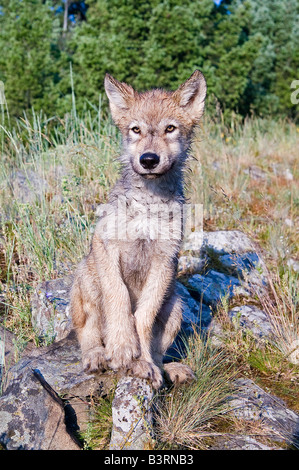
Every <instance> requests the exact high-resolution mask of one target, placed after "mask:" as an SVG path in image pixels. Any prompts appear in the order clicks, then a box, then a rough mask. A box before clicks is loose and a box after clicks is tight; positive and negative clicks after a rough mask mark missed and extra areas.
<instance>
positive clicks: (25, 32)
mask: <svg viewBox="0 0 299 470" xmlns="http://www.w3.org/2000/svg"><path fill="white" fill-rule="evenodd" d="M75 3H77V6H78V4H81V10H82V8H83V7H85V8H83V10H84V14H83V15H82V12H81V13H78V12H77V13H76V10H74V8H73V6H74V4H75ZM217 3H218V4H219V1H218V2H217ZM0 5H1V10H0V50H1V56H0V80H1V81H3V82H4V84H5V94H6V100H7V104H8V109H9V111H10V114H11V115H13V116H19V115H22V113H23V110H31V109H32V107H34V109H35V111H36V112H38V111H40V110H41V109H42V110H43V111H46V113H47V115H48V116H52V115H58V116H61V115H63V114H64V113H65V112H67V111H69V109H70V104H71V102H72V90H71V81H70V73H69V72H70V64H72V69H73V81H74V89H75V93H76V100H77V109H78V110H79V111H81V110H82V109H84V107H86V106H87V107H88V106H89V107H91V105H95V104H97V103H98V101H99V98H100V95H101V93H102V92H103V77H104V74H105V72H110V73H111V74H114V75H115V76H116V77H117V78H118V79H119V80H127V81H128V82H130V83H131V84H132V85H133V86H136V87H137V88H139V89H141V90H144V89H147V88H149V87H162V86H163V87H167V88H170V89H172V88H175V87H176V86H177V85H178V84H179V83H181V82H182V81H183V80H185V79H186V78H187V77H188V76H189V75H190V74H191V72H192V71H193V70H194V69H195V68H199V69H200V70H202V71H203V73H204V74H205V76H206V78H207V82H208V89H209V97H210V98H212V97H215V98H214V99H212V100H211V103H210V106H209V108H210V109H212V108H213V107H214V106H215V99H216V100H217V103H218V105H219V107H220V108H221V110H222V112H223V113H224V116H225V117H226V116H227V115H231V113H232V112H234V113H236V114H239V115H240V116H243V117H244V116H246V115H247V114H252V113H254V114H258V115H260V116H280V117H281V116H287V117H289V118H292V119H295V118H296V119H298V107H296V106H294V104H292V103H291V100H290V93H291V89H290V87H291V83H292V81H293V80H295V79H298V76H297V75H298V70H299V26H298V25H299V0H288V1H284V0H271V1H270V0H244V1H242V0H223V1H221V2H220V4H219V5H216V4H215V3H214V2H213V0H200V1H189V0H187V1H182V0H164V1H160V0H149V1H147V2H144V1H136V0H126V1H124V0H89V1H88V8H87V4H85V2H71V1H70V0H69V6H70V10H69V11H70V12H72V11H75V13H73V14H70V15H69V16H68V21H67V28H66V21H65V17H64V10H65V2H63V1H62V0H60V1H58V0H52V1H51V0H46V1H45V0H44V1H42V0H23V1H20V0H8V1H6V2H1V1H0ZM71 7H72V8H71ZM88 102H89V105H88Z"/></svg>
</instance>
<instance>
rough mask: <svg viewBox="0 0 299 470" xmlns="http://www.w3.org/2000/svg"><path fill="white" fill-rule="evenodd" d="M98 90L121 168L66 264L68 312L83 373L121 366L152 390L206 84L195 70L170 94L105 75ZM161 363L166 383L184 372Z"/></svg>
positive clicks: (166, 329) (172, 313)
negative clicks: (85, 250)
mask: <svg viewBox="0 0 299 470" xmlns="http://www.w3.org/2000/svg"><path fill="white" fill-rule="evenodd" d="M105 89H106V93H107V95H108V98H109V102H110V109H111V113H112V117H113V119H114V121H115V123H116V124H117V125H118V127H119V128H120V130H121V132H122V136H123V153H122V156H121V157H120V161H121V162H122V165H123V168H122V173H121V176H120V179H119V181H118V182H117V184H116V185H115V187H114V188H113V190H112V191H111V193H110V196H109V201H108V205H106V206H102V207H100V219H99V222H98V224H97V227H96V230H95V233H94V236H93V240H92V244H91V250H90V253H89V255H88V256H87V257H86V258H85V259H84V260H83V261H82V262H81V263H80V265H79V266H78V269H77V271H76V276H75V281H74V284H73V287H72V291H71V312H72V319H73V324H74V327H75V328H76V330H77V333H78V339H79V342H80V345H81V349H82V360H83V366H84V368H85V369H86V370H90V371H94V370H98V369H105V368H107V367H110V368H112V369H114V370H118V369H123V370H127V371H131V372H132V373H133V374H134V375H136V376H138V377H142V378H149V379H150V380H151V381H152V384H153V386H154V387H155V388H159V387H160V386H161V385H162V382H163V380H162V374H161V369H162V368H163V355H164V354H165V352H166V350H167V349H168V347H169V346H170V345H171V344H172V342H173V341H174V339H175V336H176V334H177V333H178V331H179V329H180V324H181V301H180V298H179V297H178V295H177V294H176V292H175V275H176V265H177V256H178V252H179V249H180V243H181V239H182V228H181V224H179V228H178V226H175V225H174V223H173V221H174V220H175V214H177V213H178V211H179V213H180V214H181V212H180V209H181V207H182V204H183V203H184V194H183V169H184V166H185V161H186V156H187V151H188V148H189V145H190V139H191V135H192V130H193V128H194V126H195V125H196V124H197V123H198V121H199V119H200V117H201V116H202V114H203V109H204V99H205V94H206V85H205V80H204V77H203V75H202V74H201V72H199V71H195V72H194V73H193V75H192V76H191V77H190V78H189V79H188V80H187V81H186V82H185V83H184V84H182V85H181V86H180V87H179V88H178V90H176V91H175V92H167V91H164V90H151V91H147V92H145V93H137V92H136V91H135V90H133V88H132V87H131V86H129V85H127V84H125V83H120V82H118V81H117V80H115V79H114V78H113V77H111V76H109V75H106V78H105ZM168 126H173V127H170V128H169V127H168ZM167 129H168V130H167ZM137 130H138V132H137ZM148 154H150V155H153V154H154V155H155V156H156V157H155V158H158V160H159V161H158V163H157V165H156V166H155V167H150V168H148V167H145V166H144V165H145V164H144V162H143V163H142V158H141V156H144V155H148ZM151 158H152V157H151ZM165 207H166V209H167V211H168V212H167V211H166V212H165V210H164V209H165ZM155 211H156V212H155ZM149 213H150V214H151V217H150V220H151V223H150V224H147V222H146V221H147V216H148V214H149ZM115 228H116V229H117V230H116V231H115ZM164 369H165V371H166V374H167V375H168V377H170V379H171V380H172V381H174V382H185V381H188V380H190V379H191V378H192V377H193V373H192V371H191V369H189V368H188V367H187V366H185V365H183V364H175V363H172V364H165V365H164Z"/></svg>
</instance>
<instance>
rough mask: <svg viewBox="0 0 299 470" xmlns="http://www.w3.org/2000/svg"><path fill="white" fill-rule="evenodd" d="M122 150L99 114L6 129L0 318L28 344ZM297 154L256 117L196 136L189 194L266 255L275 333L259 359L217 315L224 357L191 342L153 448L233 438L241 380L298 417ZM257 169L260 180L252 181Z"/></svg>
mask: <svg viewBox="0 0 299 470" xmlns="http://www.w3.org/2000/svg"><path fill="white" fill-rule="evenodd" d="M119 148H120V137H119V133H118V131H117V130H116V129H115V127H114V126H113V125H112V123H111V121H110V120H109V118H106V117H104V116H103V114H102V112H101V109H99V110H93V111H92V112H91V113H86V114H85V115H84V116H82V117H80V116H78V114H77V113H76V112H75V111H74V110H73V111H72V112H71V113H70V114H69V115H67V116H65V117H64V118H63V119H59V118H52V119H47V118H46V117H45V116H43V115H34V114H33V119H32V120H30V121H29V119H28V118H27V117H26V116H25V117H24V118H22V119H20V120H18V121H16V122H15V123H11V124H10V126H9V127H6V128H3V127H1V126H0V151H1V167H0V296H1V297H0V300H1V304H0V306H1V309H0V314H1V319H2V320H3V321H5V324H6V326H7V327H8V328H10V329H11V330H13V331H14V332H15V333H16V335H17V337H18V338H19V341H20V342H21V343H22V344H23V342H25V341H35V342H36V343H37V338H36V335H35V332H34V330H33V328H32V325H31V319H30V302H31V295H32V292H33V290H34V288H35V287H36V285H37V284H38V283H40V282H41V281H43V280H46V279H54V278H57V277H60V276H64V275H65V274H69V273H70V272H73V270H74V268H75V266H76V264H77V263H78V261H79V260H80V259H81V258H82V256H83V255H84V254H86V253H87V251H88V248H89V243H90V237H91V235H92V230H93V226H94V223H95V209H96V207H97V205H98V204H100V203H102V202H105V201H106V198H107V194H108V192H109V190H110V188H111V186H112V185H113V184H114V182H115V181H116V179H117V176H118V163H117V160H116V156H117V154H118V152H119ZM298 148H299V128H298V127H296V126H295V125H294V124H293V123H291V122H288V121H278V122H276V121H269V120H266V119H264V120H262V119H258V118H250V119H247V120H246V121H245V122H244V123H243V124H242V123H239V122H238V123H237V122H233V121H232V123H231V125H230V126H227V125H225V124H224V122H223V119H221V116H220V118H219V119H218V120H217V121H213V120H212V119H211V118H210V117H209V116H205V119H204V122H203V123H202V126H201V129H200V130H199V131H198V133H197V134H196V138H195V139H194V144H193V150H192V154H193V155H194V157H195V159H192V160H191V161H190V167H191V169H190V172H188V173H187V174H188V178H187V185H186V186H187V194H188V196H189V197H190V200H191V202H193V203H203V206H204V214H203V215H204V220H203V222H204V229H205V230H216V229H226V230H227V229H238V230H242V231H244V232H245V233H247V234H248V235H249V236H250V237H251V238H252V239H253V240H255V241H256V242H258V244H259V245H260V247H261V249H262V252H263V258H264V260H265V261H266V264H267V267H268V270H269V273H270V276H271V282H272V287H271V289H270V291H269V296H268V297H266V298H260V299H255V302H256V303H257V304H258V305H259V306H260V307H261V308H262V309H264V310H265V311H267V313H268V315H269V316H270V317H271V318H272V321H273V325H274V327H275V331H276V334H275V340H274V341H273V342H272V343H270V342H268V343H267V344H265V345H264V349H260V347H257V345H256V342H255V341H254V340H253V338H252V337H251V336H250V335H249V334H246V333H244V332H241V331H236V330H235V329H234V328H233V327H232V326H231V324H230V323H229V322H228V320H227V317H226V315H227V311H228V309H229V308H230V304H229V303H228V302H226V303H225V302H224V303H223V305H222V306H220V307H219V312H218V313H219V318H220V319H221V321H222V325H223V328H224V329H225V331H226V334H227V341H226V342H225V343H224V345H223V349H222V350H221V351H219V350H217V349H215V348H212V346H211V345H209V344H203V343H202V341H201V339H200V337H199V336H198V335H195V336H194V337H193V338H191V339H190V343H189V348H188V350H189V357H188V361H189V363H190V364H191V365H192V366H193V367H194V369H195V371H196V374H197V380H196V381H195V383H194V384H193V385H191V386H190V387H183V388H181V389H177V388H172V389H170V390H167V391H165V393H164V395H163V396H160V397H159V399H158V400H157V422H156V431H157V436H158V442H157V448H161V447H162V448H178V447H180V448H206V447H208V446H209V443H210V442H211V439H213V436H216V435H218V434H219V433H220V434H221V433H225V432H231V431H232V429H233V428H234V429H236V428H237V424H236V423H233V425H232V423H231V418H228V415H227V414H226V411H227V405H226V400H227V397H228V396H229V394H230V393H231V392H232V388H231V385H232V381H233V377H234V376H235V374H236V373H237V372H239V371H240V370H242V373H243V374H245V375H247V376H249V377H251V378H254V379H255V380H257V381H261V383H264V384H266V386H267V387H268V388H269V389H270V390H272V391H273V392H274V393H277V394H278V395H279V396H282V397H283V398H285V399H286V400H287V402H288V403H289V404H290V406H291V407H292V408H293V409H298V399H297V400H296V398H295V397H294V393H295V392H294V390H295V384H296V381H297V380H298V376H299V375H298V366H296V365H294V364H292V362H291V361H290V358H291V354H292V351H291V350H290V345H291V344H293V342H294V341H296V337H297V338H298V331H299V330H298V287H297V286H298V274H296V273H294V272H293V271H292V269H291V268H289V267H288V260H289V259H290V258H292V259H295V260H298V258H299V254H298V246H299V243H298V230H297V226H298V220H299V214H298V206H299V192H298V183H297V181H298V176H299V174H298V173H299V170H298ZM253 166H255V167H258V168H259V170H257V171H256V174H257V175H258V176H255V177H252V176H250V173H249V168H250V167H253ZM16 171H21V172H22V174H23V175H24V177H25V180H26V178H27V180H26V185H27V186H28V188H31V191H30V194H31V197H30V198H27V199H26V198H25V199H24V197H23V198H22V193H20V192H19V191H18V190H17V187H16V186H14V181H15V179H16V178H15V176H14V175H15V174H16ZM32 172H34V174H37V175H38V176H39V179H40V181H42V182H43V183H42V186H41V190H38V189H37V188H36V187H35V184H34V180H33V178H32V174H33V173H32ZM290 174H291V175H292V178H291V177H290ZM98 411H99V414H97V412H95V415H94V416H95V419H93V421H92V423H91V424H90V426H89V427H88V429H87V434H86V435H85V436H83V439H84V442H85V446H86V447H87V448H97V446H100V447H101V446H102V445H103V447H105V446H107V435H108V434H109V430H108V428H109V426H108V428H106V427H105V420H108V418H107V416H109V413H110V404H109V403H108V402H107V403H106V402H105V403H104V404H103V403H102V404H100V405H99V410H98ZM103 416H104V418H103ZM108 421H109V420H108ZM225 422H227V423H228V425H227V426H228V428H227V429H228V430H227V429H226V426H225V425H224V424H223V423H225ZM103 423H104V425H103ZM244 426H245V425H244ZM244 429H245V428H244ZM102 431H103V433H104V436H103V435H101V432H102ZM239 431H240V429H239ZM240 432H241V431H240Z"/></svg>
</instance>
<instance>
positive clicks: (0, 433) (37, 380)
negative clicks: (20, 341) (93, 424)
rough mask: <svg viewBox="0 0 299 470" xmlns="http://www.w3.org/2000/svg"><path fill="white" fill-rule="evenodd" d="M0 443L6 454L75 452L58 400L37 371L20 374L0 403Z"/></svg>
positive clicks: (62, 408)
mask: <svg viewBox="0 0 299 470" xmlns="http://www.w3.org/2000/svg"><path fill="white" fill-rule="evenodd" d="M0 442H1V444H2V445H4V446H5V448H6V449H8V450H79V449H80V446H79V443H78V442H77V441H76V439H75V438H74V437H73V436H72V434H71V433H70V432H69V430H68V428H67V426H66V419H65V410H64V406H63V402H62V400H61V399H60V398H59V396H58V395H57V393H56V392H55V391H54V390H53V389H52V388H51V387H50V386H48V384H47V385H46V386H45V385H44V379H43V377H42V375H41V374H40V372H39V371H32V370H31V371H30V372H29V371H28V370H27V371H26V370H23V371H22V373H21V374H19V375H18V378H17V379H15V380H14V381H12V382H11V383H10V385H9V387H8V388H7V390H6V393H5V395H4V396H2V397H1V399H0Z"/></svg>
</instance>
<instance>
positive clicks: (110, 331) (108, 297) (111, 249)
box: [93, 237, 140, 370]
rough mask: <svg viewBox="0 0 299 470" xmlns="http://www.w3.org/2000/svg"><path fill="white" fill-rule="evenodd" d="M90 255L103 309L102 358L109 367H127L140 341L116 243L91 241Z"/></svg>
mask: <svg viewBox="0 0 299 470" xmlns="http://www.w3.org/2000/svg"><path fill="white" fill-rule="evenodd" d="M93 256H94V260H95V266H96V271H97V273H98V279H99V284H100V288H101V296H102V309H103V312H104V325H105V326H104V335H103V336H104V344H105V358H106V361H107V362H108V365H109V367H110V368H111V369H114V370H118V369H128V368H129V367H130V366H131V363H132V361H133V360H134V359H136V358H138V357H139V356H140V345H139V340H138V336H137V332H136V328H135V320H134V316H133V314H132V311H131V300H130V296H129V292H128V289H127V287H126V285H125V283H124V281H123V279H122V275H121V271H120V263H119V259H120V257H119V248H118V246H117V243H113V242H110V243H109V244H107V245H104V243H103V242H102V240H101V239H100V238H97V237H95V238H94V241H93Z"/></svg>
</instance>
